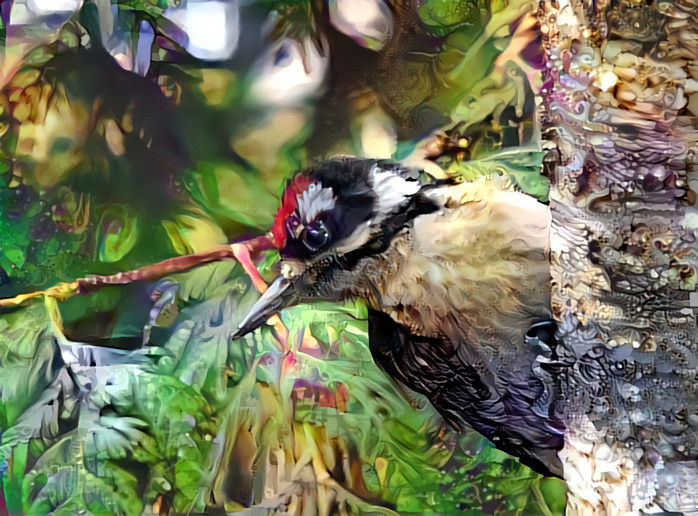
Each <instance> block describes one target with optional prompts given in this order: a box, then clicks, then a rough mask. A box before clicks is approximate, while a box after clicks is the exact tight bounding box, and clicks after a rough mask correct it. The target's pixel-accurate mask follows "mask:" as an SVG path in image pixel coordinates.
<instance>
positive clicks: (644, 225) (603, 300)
mask: <svg viewBox="0 0 698 516" xmlns="http://www.w3.org/2000/svg"><path fill="white" fill-rule="evenodd" d="M538 17H539V20H540V23H541V30H542V34H543V41H544V45H545V54H546V62H547V67H546V70H545V71H544V81H543V82H544V87H543V90H542V91H541V95H542V105H541V108H540V112H539V120H540V122H541V126H542V130H543V134H544V135H545V137H546V140H547V142H546V145H548V148H549V149H551V150H550V152H549V154H548V158H549V160H548V164H549V165H550V173H551V177H552V179H553V188H552V191H551V207H552V212H553V219H554V222H553V234H552V237H551V238H552V250H553V256H552V259H553V269H554V292H553V299H554V308H555V311H556V317H557V318H558V319H559V321H560V331H559V335H558V336H559V338H560V341H561V348H562V349H561V350H560V354H561V355H562V356H563V358H564V360H565V361H566V362H567V363H568V364H570V366H569V368H568V373H567V374H563V375H561V376H560V392H561V400H560V403H559V407H560V412H561V416H562V417H563V418H564V420H565V422H566V423H567V425H568V436H567V439H566V445H565V448H564V450H563V451H562V453H561V456H562V458H563V461H564V470H565V477H566V480H567V482H568V485H569V488H570V497H569V503H568V513H570V514H641V513H661V512H666V511H672V512H673V511H675V512H683V513H686V514H689V513H698V439H697V437H698V395H697V393H696V370H697V369H698V357H697V356H696V349H697V346H698V342H697V340H698V339H697V338H696V311H695V306H696V304H698V303H696V302H695V301H696V294H695V293H693V291H695V285H696V276H697V274H696V271H697V269H698V259H697V257H696V248H697V245H696V239H695V237H696V225H697V218H698V217H697V215H696V210H695V208H694V207H693V204H694V202H695V194H694V193H693V192H692V191H691V187H693V190H696V189H697V188H696V185H695V183H694V182H695V181H697V180H698V177H697V176H696V169H695V164H696V151H697V150H698V134H697V132H696V114H697V113H698V94H697V93H696V90H697V89H698V82H696V80H697V79H698V64H697V63H696V57H697V54H698V5H697V4H696V2H695V0H677V1H676V2H674V3H672V2H668V1H666V0H659V1H652V0H649V1H646V2H645V1H632V0H613V1H610V2H609V1H608V0H601V1H596V2H594V1H582V0H559V1H558V2H547V1H546V2H542V3H541V4H540V9H539V12H538ZM692 301H693V302H692Z"/></svg>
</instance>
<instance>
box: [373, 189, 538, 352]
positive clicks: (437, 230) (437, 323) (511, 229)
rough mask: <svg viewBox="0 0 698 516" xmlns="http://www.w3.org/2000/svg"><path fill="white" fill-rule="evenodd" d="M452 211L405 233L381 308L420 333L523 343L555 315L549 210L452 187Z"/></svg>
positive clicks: (447, 200) (519, 197) (397, 242)
mask: <svg viewBox="0 0 698 516" xmlns="http://www.w3.org/2000/svg"><path fill="white" fill-rule="evenodd" d="M438 195H442V196H443V197H444V208H443V209H442V210H441V211H439V212H435V213H433V214H429V215H424V216H421V217H418V218H417V219H415V221H414V224H413V226H412V227H410V228H407V229H406V230H405V231H403V232H402V233H401V234H400V235H398V236H397V237H396V238H395V239H394V241H393V243H392V245H391V246H390V248H389V249H388V251H387V252H386V254H385V256H384V265H383V267H382V269H383V270H382V271H381V274H380V276H378V277H376V284H375V291H377V294H376V295H375V297H376V298H377V299H376V300H375V303H376V304H377V305H379V306H377V307H376V308H378V309H380V310H382V311H384V312H386V313H388V314H390V315H391V316H392V317H393V319H395V320H396V321H398V322H400V323H402V324H404V325H405V326H407V327H408V328H410V330H411V331H412V332H414V333H416V334H420V335H424V336H428V337H447V338H449V339H452V340H456V341H464V342H468V343H470V344H471V345H473V346H479V347H482V346H501V345H502V344H503V342H511V343H516V344H518V343H519V342H523V334H524V333H525V332H526V331H527V329H528V327H529V325H530V323H531V322H532V320H535V319H541V318H547V317H550V266H549V258H548V255H549V244H548V242H549V225H550V215H549V212H548V209H547V207H546V206H545V205H542V204H540V203H538V202H536V201H535V200H534V199H532V198H530V197H528V196H526V195H524V194H520V193H517V192H511V191H505V190H499V189H497V188H495V187H492V186H489V185H487V184H485V183H483V184H476V185H475V186H473V184H472V183H470V184H467V185H466V186H465V187H462V186H460V185H459V186H457V187H451V189H450V190H449V191H448V192H446V194H443V193H439V194H438Z"/></svg>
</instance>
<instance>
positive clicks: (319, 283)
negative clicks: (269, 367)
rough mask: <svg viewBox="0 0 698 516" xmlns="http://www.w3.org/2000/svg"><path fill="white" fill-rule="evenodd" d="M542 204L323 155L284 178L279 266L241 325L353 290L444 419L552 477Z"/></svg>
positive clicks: (380, 352)
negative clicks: (314, 163) (320, 160)
mask: <svg viewBox="0 0 698 516" xmlns="http://www.w3.org/2000/svg"><path fill="white" fill-rule="evenodd" d="M549 227H550V214H549V211H548V208H547V206H545V205H543V204H541V203H539V202H537V201H536V200H534V199H533V198H531V197H529V196H526V195H525V194H522V193H519V192H516V191H513V190H510V189H508V188H507V187H506V186H505V185H504V184H500V183H498V182H496V181H486V180H484V179H483V180H479V181H476V182H472V183H457V182H455V181H450V180H436V179H434V178H431V177H429V176H427V175H426V174H424V173H423V172H420V171H415V170H411V169H407V168H405V167H402V166H401V165H399V164H396V163H392V162H387V161H376V160H360V159H353V158H343V159H335V160H331V161H328V162H325V163H323V164H321V165H319V166H316V167H312V168H310V169H308V170H306V171H304V172H302V173H301V174H299V175H298V176H296V177H295V178H294V179H292V180H291V182H290V183H289V186H288V188H287V190H286V192H285V194H284V197H283V200H282V206H281V208H280V210H279V213H278V214H277V217H276V220H275V223H274V227H273V228H272V235H273V240H274V243H275V244H276V245H277V247H278V248H279V250H280V254H281V257H282V264H281V275H280V276H279V278H277V280H276V281H275V282H274V283H273V284H272V285H271V286H270V288H269V289H268V290H267V291H266V292H265V294H264V295H263V296H262V297H261V298H260V300H259V301H258V302H257V303H256V304H255V306H254V307H253V308H252V309H251V311H250V313H249V314H248V316H247V317H246V318H245V319H244V320H243V321H242V323H241V324H240V329H239V332H238V335H243V334H245V333H247V332H249V331H252V330H253V329H255V328H256V327H258V326H259V325H260V324H262V323H264V321H266V320H267V319H268V318H269V317H270V316H271V315H274V314H275V313H277V312H279V311H280V310H282V309H284V308H286V307H288V306H292V305H294V304H297V303H300V302H307V301H311V300H313V299H325V300H344V299H350V298H362V299H365V300H366V302H367V303H368V305H369V307H370V318H369V331H370V346H371V351H372V354H373V356H374V358H375V360H376V361H377V362H378V363H379V364H380V365H381V366H382V367H383V368H384V370H385V371H386V372H387V373H388V374H390V375H391V376H392V377H393V378H395V379H396V380H398V381H400V382H402V383H403V384H405V385H406V386H408V387H409V388H411V389H413V390H414V391H417V392H420V393H422V394H424V395H426V396H427V397H428V398H429V399H430V400H431V402H432V404H433V405H434V407H435V408H436V409H437V410H438V411H439V412H440V413H441V415H442V416H443V417H444V419H445V420H447V421H448V422H449V423H450V424H451V425H452V426H454V427H455V428H457V429H462V428H464V427H466V426H471V427H472V428H474V429H475V430H477V431H478V432H480V433H482V434H483V435H485V436H486V437H487V438H488V439H490V440H491V441H492V442H493V443H494V444H495V445H496V446H497V447H499V448H501V449H503V450H505V451H507V452H509V453H511V454H512V455H515V456H517V457H519V459H520V460H521V462H523V463H525V464H527V465H529V466H531V467H532V468H534V469H536V470H537V471H539V472H542V473H544V474H550V475H561V472H562V468H561V465H560V462H559V459H558V457H557V451H558V450H559V449H561V448H562V445H563V429H562V427H561V424H560V423H559V422H558V421H557V420H556V419H555V417H554V416H553V410H552V404H553V403H554V401H555V399H554V398H555V396H554V392H553V391H554V388H553V387H552V385H553V383H554V382H553V379H552V377H551V375H550V374H549V373H548V372H546V368H547V367H548V366H549V365H550V361H551V360H554V344H553V343H554V337H553V335H554V331H555V328H554V324H553V323H552V322H551V321H550V317H551V313H550V265H549V258H548V254H549V247H548V246H549V243H548V242H549V238H548V234H549Z"/></svg>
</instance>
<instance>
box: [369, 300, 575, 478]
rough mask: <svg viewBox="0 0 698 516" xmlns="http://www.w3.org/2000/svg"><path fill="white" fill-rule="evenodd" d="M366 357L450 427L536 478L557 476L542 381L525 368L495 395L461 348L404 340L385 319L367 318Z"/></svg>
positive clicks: (556, 438) (555, 430) (557, 439)
mask: <svg viewBox="0 0 698 516" xmlns="http://www.w3.org/2000/svg"><path fill="white" fill-rule="evenodd" d="M369 339H370V347H371V353H372V354H373V357H374V359H375V360H376V362H378V364H379V365H380V366H381V367H383V369H384V370H385V371H386V372H387V373H388V374H389V375H390V376H392V377H393V378H394V379H395V380H397V381H399V382H401V383H402V384H404V385H405V386H407V387H408V388H410V389H412V390H414V391H416V392H419V393H421V394H424V395H425V396H426V397H427V398H428V399H429V400H430V401H431V403H432V405H433V406H434V408H435V409H436V410H437V411H438V412H439V413H440V414H441V415H442V416H443V417H444V419H445V420H447V421H448V422H449V423H450V424H451V425H452V426H453V427H455V428H456V429H458V430H462V429H463V428H465V427H466V426H470V427H471V428H473V429H474V430H476V431H477V432H479V433H481V434H482V435H484V436H485V437H487V438H488V439H489V440H490V441H492V442H493V443H494V444H495V445H496V446H497V447H498V448H500V449H502V450H503V451H506V452H507V453H510V454H511V455H514V456H516V457H518V458H519V460H520V461H521V462H522V463H523V464H526V465H527V466H529V467H531V468H532V469H534V470H535V471H538V472H539V473H542V474H545V475H549V476H559V475H560V474H561V472H562V467H561V464H560V461H559V459H558V457H557V450H559V449H560V448H561V447H562V444H563V439H562V430H561V428H559V426H558V425H557V424H556V423H555V421H554V420H553V419H552V416H551V415H550V410H549V407H550V405H549V403H543V404H542V405H541V403H540V402H541V400H544V401H545V398H546V386H545V385H544V381H543V379H541V377H539V376H537V375H536V374H534V372H533V371H531V370H530V369H527V368H522V369H521V370H519V371H516V372H513V373H512V375H511V379H510V381H509V385H508V390H507V392H505V393H501V392H497V390H496V389H495V387H494V385H491V384H490V382H488V380H487V375H486V374H484V371H481V370H480V369H479V368H478V367H476V366H473V365H471V364H469V363H467V361H465V360H464V357H463V355H462V353H461V352H460V350H462V349H463V347H462V346H458V345H455V346H454V345H453V344H452V343H450V342H447V341H442V340H439V339H432V338H427V337H421V336H416V335H413V334H410V333H409V332H408V331H407V330H406V329H405V327H404V326H402V325H400V324H398V323H396V322H395V321H393V319H392V318H390V316H388V315H386V314H384V313H382V312H377V311H371V312H370V314H369Z"/></svg>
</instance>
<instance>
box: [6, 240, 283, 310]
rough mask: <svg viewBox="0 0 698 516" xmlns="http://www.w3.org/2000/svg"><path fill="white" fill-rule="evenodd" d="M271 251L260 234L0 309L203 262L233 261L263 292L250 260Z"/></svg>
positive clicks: (18, 300) (43, 293)
mask: <svg viewBox="0 0 698 516" xmlns="http://www.w3.org/2000/svg"><path fill="white" fill-rule="evenodd" d="M271 248H272V243H271V239H270V238H269V236H268V235H263V236H260V237H257V238H253V239H251V240H246V241H244V242H238V243H234V244H231V245H222V246H217V247H214V248H213V249H211V250H209V251H204V252H201V253H195V254H188V255H186V256H176V257H174V258H169V259H167V260H164V261H162V262H158V263H155V264H152V265H145V266H144V267H140V268H138V269H135V270H132V271H127V272H119V273H117V274H113V275H111V276H97V275H90V276H87V277H86V278H81V279H78V280H75V281H73V282H70V283H59V284H58V285H55V286H53V287H50V288H48V289H46V290H40V291H38V292H31V293H28V294H20V295H18V296H15V297H12V298H8V299H0V308H7V307H13V306H20V305H22V304H24V303H25V302H27V301H30V300H32V299H36V298H41V297H51V298H54V299H57V300H59V301H65V300H66V299H68V298H70V297H72V296H74V295H75V294H83V295H85V294H89V293H90V292H94V291H96V290H99V289H100V288H102V287H107V286H113V285H127V284H129V283H133V282H134V281H155V280H158V279H161V278H163V277H165V276H167V275H169V274H176V273H179V272H185V271H188V270H190V269H193V268H195V267H199V266H201V265H206V264H207V263H214V262H220V261H223V260H237V261H238V262H239V263H240V265H241V266H242V267H243V269H244V270H245V272H246V273H247V274H248V275H249V276H250V278H251V279H252V283H253V285H254V286H255V288H256V289H257V290H259V291H260V292H264V290H266V283H265V282H264V280H263V279H262V277H261V276H260V275H259V272H257V269H256V268H255V266H254V263H253V262H252V260H253V259H254V258H255V257H256V256H257V255H258V254H259V253H260V252H262V251H265V250H267V249H271Z"/></svg>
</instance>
